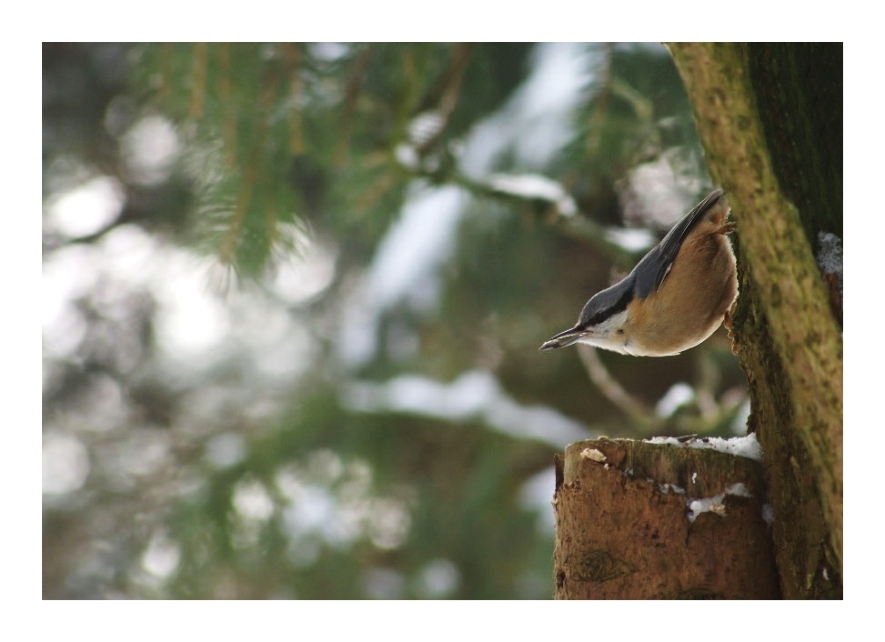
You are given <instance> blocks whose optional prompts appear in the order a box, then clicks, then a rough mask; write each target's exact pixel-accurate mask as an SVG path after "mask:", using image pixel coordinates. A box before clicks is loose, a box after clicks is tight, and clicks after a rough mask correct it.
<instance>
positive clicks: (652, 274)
mask: <svg viewBox="0 0 885 642" xmlns="http://www.w3.org/2000/svg"><path fill="white" fill-rule="evenodd" d="M722 194H723V192H722V190H721V189H717V190H716V191H715V192H713V193H711V194H710V195H709V196H707V197H706V198H705V199H704V200H702V201H701V202H700V203H698V204H697V205H696V206H695V207H694V209H692V210H691V211H690V212H689V213H688V214H686V215H685V216H684V217H683V218H682V220H681V221H679V222H678V223H677V224H676V225H674V226H673V229H671V230H670V231H669V232H668V233H667V236H665V237H664V238H663V240H662V241H661V242H660V243H658V244H657V245H656V246H655V247H654V248H652V250H651V251H650V252H649V253H648V254H646V255H645V256H644V257H643V258H642V260H641V261H640V262H639V263H638V264H637V265H636V267H635V268H633V272H631V273H630V277H633V287H634V288H635V290H634V291H635V292H636V294H637V296H639V297H640V298H642V299H644V298H646V297H648V296H649V295H650V294H652V293H653V292H655V291H657V289H658V288H659V287H661V284H662V283H663V282H664V279H665V278H666V276H667V274H668V273H669V272H670V268H671V267H673V260H674V259H675V258H676V255H677V254H679V249H680V248H681V247H682V243H683V241H685V238H686V237H687V236H688V233H689V232H691V230H692V228H694V226H695V225H697V224H698V222H699V221H700V220H701V219H703V218H704V215H705V214H706V213H707V211H708V210H709V209H710V208H711V207H713V206H714V205H715V204H716V203H717V202H718V201H719V199H720V198H722ZM628 278H629V277H628Z"/></svg>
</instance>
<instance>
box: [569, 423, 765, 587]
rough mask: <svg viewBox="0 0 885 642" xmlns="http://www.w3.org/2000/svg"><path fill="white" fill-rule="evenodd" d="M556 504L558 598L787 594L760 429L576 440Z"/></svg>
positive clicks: (570, 447) (571, 449)
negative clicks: (733, 434) (739, 433)
mask: <svg viewBox="0 0 885 642" xmlns="http://www.w3.org/2000/svg"><path fill="white" fill-rule="evenodd" d="M553 506H554V512H555V515H556V542H555V547H554V552H553V563H554V578H555V582H556V586H555V590H554V597H555V598H556V599H572V600H575V599H773V598H778V597H780V588H779V584H778V575H777V568H776V566H775V557H774V544H773V540H772V536H771V530H770V522H771V507H770V506H769V505H767V504H766V499H765V486H764V483H763V478H762V464H761V450H760V449H759V445H758V442H756V438H755V435H749V436H747V437H742V438H736V439H729V440H726V439H716V438H713V439H706V440H692V441H689V442H686V443H682V442H679V441H677V440H676V439H673V438H656V439H653V440H650V441H634V440H628V439H618V440H609V439H605V438H603V439H598V440H591V441H580V442H576V443H574V444H571V445H570V446H568V447H567V448H566V450H565V457H564V458H562V457H557V461H556V492H555V494H554V498H553Z"/></svg>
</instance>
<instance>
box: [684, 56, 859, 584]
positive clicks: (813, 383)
mask: <svg viewBox="0 0 885 642" xmlns="http://www.w3.org/2000/svg"><path fill="white" fill-rule="evenodd" d="M670 51H671V53H672V55H673V58H674V59H675V61H676V65H677V67H678V68H679V71H680V73H681V75H682V78H683V81H684V82H685V86H686V90H687V92H688V95H689V99H690V101H691V103H692V106H693V109H694V112H695V117H696V120H697V127H698V132H699V134H700V137H701V140H702V142H703V145H704V149H705V150H706V152H707V165H708V167H709V169H710V172H711V174H712V176H713V178H714V180H715V181H716V182H717V183H719V184H720V185H721V186H722V187H723V189H725V191H726V193H727V194H728V198H729V202H730V203H731V206H732V216H733V218H734V220H735V221H736V222H737V226H738V228H737V229H738V233H737V237H738V243H737V256H738V268H739V277H740V292H741V293H740V298H739V299H738V308H737V311H736V314H735V317H734V327H735V330H736V331H737V332H738V344H739V348H740V353H739V357H740V361H741V365H742V367H743V369H744V371H745V372H746V373H747V377H748V379H749V382H750V400H751V405H752V415H751V417H750V422H749V426H748V428H749V430H750V431H752V432H755V433H757V435H758V438H759V441H760V443H761V444H762V448H763V451H764V453H765V460H764V461H765V471H766V482H767V484H768V492H769V496H770V498H771V503H772V506H773V509H774V537H775V543H776V546H777V551H778V555H777V562H778V570H779V573H780V578H781V585H782V588H783V592H784V596H785V597H787V598H807V597H840V596H841V592H842V588H841V587H842V334H841V327H840V324H841V287H840V283H841V250H840V255H839V263H840V266H839V274H838V275H836V274H824V275H823V277H824V278H822V275H821V270H820V268H819V267H818V265H817V264H816V262H815V257H814V252H815V250H818V251H819V250H820V248H819V245H820V241H819V235H820V234H821V233H831V234H834V235H835V236H837V237H839V238H841V236H842V45H841V44H830V45H827V44H823V45H821V44H798V45H788V44H780V45H779V44H774V45H772V44H760V45H740V44H717V45H711V44H679V45H671V46H670Z"/></svg>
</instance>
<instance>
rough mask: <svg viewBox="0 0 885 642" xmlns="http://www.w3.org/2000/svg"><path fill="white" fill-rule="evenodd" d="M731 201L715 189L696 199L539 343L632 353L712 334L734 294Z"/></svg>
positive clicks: (689, 344)
mask: <svg viewBox="0 0 885 642" xmlns="http://www.w3.org/2000/svg"><path fill="white" fill-rule="evenodd" d="M728 212H729V207H728V202H727V201H726V199H725V198H724V197H723V195H722V190H716V191H715V192H713V193H712V194H710V195H709V196H707V198H705V199H704V200H702V201H701V202H700V203H698V204H697V205H696V206H695V208H694V209H693V210H691V211H690V212H689V213H688V214H686V215H685V218H683V219H682V220H681V221H679V223H677V224H676V225H675V226H674V227H673V229H672V230H670V232H669V233H668V234H667V236H665V237H664V240H662V241H661V242H660V243H658V244H657V245H656V246H655V247H654V248H652V249H651V251H649V253H648V254H646V255H645V256H644V257H643V258H642V260H641V261H640V262H639V263H638V264H637V265H636V267H635V268H633V271H632V272H630V274H628V275H627V277H626V278H625V279H623V280H622V281H620V282H619V283H616V284H615V285H613V286H611V287H610V288H607V289H605V290H603V291H602V292H599V293H597V294H595V295H593V297H592V298H591V299H590V300H589V301H587V304H586V305H585V306H584V309H583V310H581V316H580V317H579V318H578V322H577V324H575V326H574V327H573V328H570V329H568V330H566V331H565V332H560V333H559V334H557V335H556V336H555V337H553V338H551V339H550V340H549V341H547V342H545V343H544V345H542V346H541V350H550V349H552V348H564V347H566V346H570V345H572V344H573V343H587V344H589V345H592V346H596V347H597V348H604V349H606V350H613V351H615V352H620V353H621V354H629V355H633V356H635V357H666V356H669V355H674V354H679V353H680V352H682V351H683V350H688V349H689V348H693V347H694V346H696V345H698V344H699V343H701V342H702V341H703V340H704V339H706V338H707V337H709V336H710V335H711V334H713V332H715V331H716V328H718V327H719V324H721V323H722V320H723V319H724V318H725V316H726V313H727V312H728V310H729V307H730V306H731V304H732V303H733V302H734V300H735V298H736V297H737V273H736V266H735V260H734V254H733V253H732V251H731V245H730V244H729V242H728V239H727V238H726V237H725V235H726V234H728V233H730V232H732V231H733V230H734V224H732V223H727V222H726V218H727V217H728Z"/></svg>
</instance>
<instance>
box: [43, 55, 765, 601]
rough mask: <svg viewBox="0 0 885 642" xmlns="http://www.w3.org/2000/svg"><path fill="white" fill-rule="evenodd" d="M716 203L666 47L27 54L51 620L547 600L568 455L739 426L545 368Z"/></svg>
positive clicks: (662, 374) (624, 361)
mask: <svg viewBox="0 0 885 642" xmlns="http://www.w3.org/2000/svg"><path fill="white" fill-rule="evenodd" d="M712 187H713V185H712V184H711V182H710V179H709V176H708V175H707V172H706V169H705V167H704V160H703V153H702V151H701V149H700V146H699V142H698V139H697V135H696V132H695V129H694V124H693V121H692V116H691V112H690V108H689V105H688V102H687V100H686V97H685V94H684V91H683V88H682V85H681V81H680V79H679V76H678V74H677V73H676V70H675V68H674V66H673V63H672V61H671V60H670V57H669V55H668V53H667V51H666V49H664V48H663V47H662V46H660V45H648V44H618V45H611V44H569V43H543V44H530V43H520V44H507V43H495V44H343V43H315V44H306V45H305V44H294V43H288V44H175V45H172V44H159V45H155V44H151V45H118V44H44V45H43V246H42V247H43V284H42V296H43V596H44V598H48V599H82V598H241V599H256V598H270V599H289V598H304V599H315V598H326V599H334V598H346V599H358V598H376V599H411V598H417V599H442V598H454V599H478V598H493V599H546V598H549V597H551V595H552V592H553V578H552V549H553V512H552V506H551V500H552V495H553V487H554V476H553V465H552V464H553V455H554V453H557V452H561V451H562V449H563V447H564V446H565V445H566V444H568V443H570V442H572V441H575V440H578V439H585V438H593V437H597V436H601V435H607V436H611V437H637V438H643V437H648V436H651V435H682V434H701V433H703V434H715V435H719V436H728V435H732V434H743V432H744V430H745V423H746V417H747V414H748V412H749V410H748V408H749V406H748V403H747V401H746V381H745V378H744V376H743V373H742V372H741V370H740V368H739V366H738V363H737V359H736V358H735V357H734V356H733V355H732V354H731V352H730V349H729V344H728V340H727V338H726V337H725V333H724V331H723V330H720V331H718V332H717V333H716V334H715V335H714V336H713V337H712V338H711V339H710V340H709V341H707V342H706V343H704V344H703V345H701V346H699V347H698V348H695V349H693V350H690V351H688V352H686V353H684V354H682V355H679V356H676V357H668V358H660V359H642V358H632V357H626V356H621V355H617V354H613V353H602V352H596V351H594V350H593V349H590V348H587V347H584V346H581V347H580V348H569V349H564V350H559V351H553V352H545V353H540V352H539V351H538V347H539V346H540V345H541V343H542V342H543V341H545V340H546V339H548V338H549V337H550V336H552V335H553V334H555V333H557V332H559V331H561V330H564V329H566V328H567V327H570V326H571V325H572V324H573V323H574V322H575V320H576V319H577V316H578V313H579V311H580V309H581V307H582V306H583V304H584V303H585V302H586V300H587V299H588V298H589V297H590V296H591V295H592V294H594V293H595V292H596V291H598V290H600V289H602V288H604V287H606V286H608V285H610V284H611V283H612V282H614V281H615V280H617V279H619V278H620V277H622V276H624V275H625V274H626V273H627V272H629V270H630V269H631V268H632V267H633V265H634V264H635V262H636V261H637V260H638V258H639V257H641V256H642V255H643V254H644V253H645V252H646V251H647V250H648V249H650V247H652V246H653V245H654V243H656V242H657V241H658V240H659V239H660V238H661V237H662V236H663V234H664V233H665V232H666V231H667V229H668V228H669V227H670V226H671V225H672V224H673V223H674V222H676V221H677V220H678V219H679V218H680V217H681V216H682V215H683V214H685V213H686V212H687V211H688V210H689V209H690V208H691V207H692V206H693V205H694V204H695V203H696V202H697V201H698V200H699V199H700V198H702V197H703V196H704V195H705V194H706V193H707V192H708V191H709V190H710V189H712Z"/></svg>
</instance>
